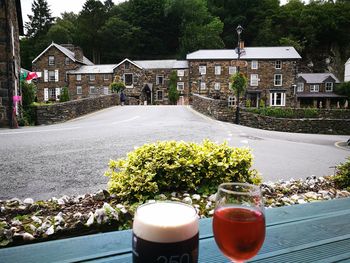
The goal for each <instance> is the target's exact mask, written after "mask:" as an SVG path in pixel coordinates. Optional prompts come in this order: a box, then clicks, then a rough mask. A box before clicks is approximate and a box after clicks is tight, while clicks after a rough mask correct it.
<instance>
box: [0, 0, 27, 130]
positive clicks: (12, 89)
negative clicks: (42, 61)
mask: <svg viewBox="0 0 350 263" xmlns="http://www.w3.org/2000/svg"><path fill="white" fill-rule="evenodd" d="M17 8H20V2H19V1H0V25H1V26H0V127H8V126H11V127H16V126H17V123H16V118H15V117H14V116H13V115H12V108H13V107H12V105H13V102H12V97H13V96H15V95H20V94H19V72H20V64H21V63H20V57H19V28H20V27H22V25H19V24H18V22H19V21H18V17H17V11H18V10H17ZM20 20H21V19H20Z"/></svg>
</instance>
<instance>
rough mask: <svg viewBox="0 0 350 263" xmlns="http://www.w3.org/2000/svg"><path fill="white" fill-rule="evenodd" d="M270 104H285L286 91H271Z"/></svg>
mask: <svg viewBox="0 0 350 263" xmlns="http://www.w3.org/2000/svg"><path fill="white" fill-rule="evenodd" d="M270 106H286V93H285V92H284V91H273V92H271V93H270Z"/></svg>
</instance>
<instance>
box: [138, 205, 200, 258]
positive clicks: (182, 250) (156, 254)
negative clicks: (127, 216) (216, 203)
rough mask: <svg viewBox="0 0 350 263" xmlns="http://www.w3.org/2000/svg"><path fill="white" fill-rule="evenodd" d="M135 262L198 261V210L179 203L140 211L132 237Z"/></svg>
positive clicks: (144, 208)
mask: <svg viewBox="0 0 350 263" xmlns="http://www.w3.org/2000/svg"><path fill="white" fill-rule="evenodd" d="M132 248H133V262H134V263H138V262H144V263H152V262H160V263H170V262H171V263H190V262H198V216H197V213H196V210H195V209H194V208H193V207H191V206H189V205H186V204H182V203H178V202H156V203H149V204H145V205H142V206H140V207H139V208H137V211H136V213H135V218H134V224H133V236H132Z"/></svg>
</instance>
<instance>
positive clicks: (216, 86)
mask: <svg viewBox="0 0 350 263" xmlns="http://www.w3.org/2000/svg"><path fill="white" fill-rule="evenodd" d="M220 88H221V87H220V82H215V83H214V90H220Z"/></svg>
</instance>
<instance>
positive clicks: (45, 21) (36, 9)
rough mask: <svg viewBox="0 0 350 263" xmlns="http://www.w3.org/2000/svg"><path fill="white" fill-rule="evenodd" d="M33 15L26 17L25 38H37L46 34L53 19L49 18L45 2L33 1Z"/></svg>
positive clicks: (48, 10) (43, 0) (42, 0)
mask: <svg viewBox="0 0 350 263" xmlns="http://www.w3.org/2000/svg"><path fill="white" fill-rule="evenodd" d="M32 12H33V15H28V18H29V22H26V24H25V28H26V29H27V36H29V37H38V36H40V35H44V34H46V33H47V32H48V31H49V29H50V27H51V25H52V24H53V22H54V20H55V18H54V17H52V16H51V11H50V9H49V6H48V3H47V1H46V0H34V2H33V3H32Z"/></svg>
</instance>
